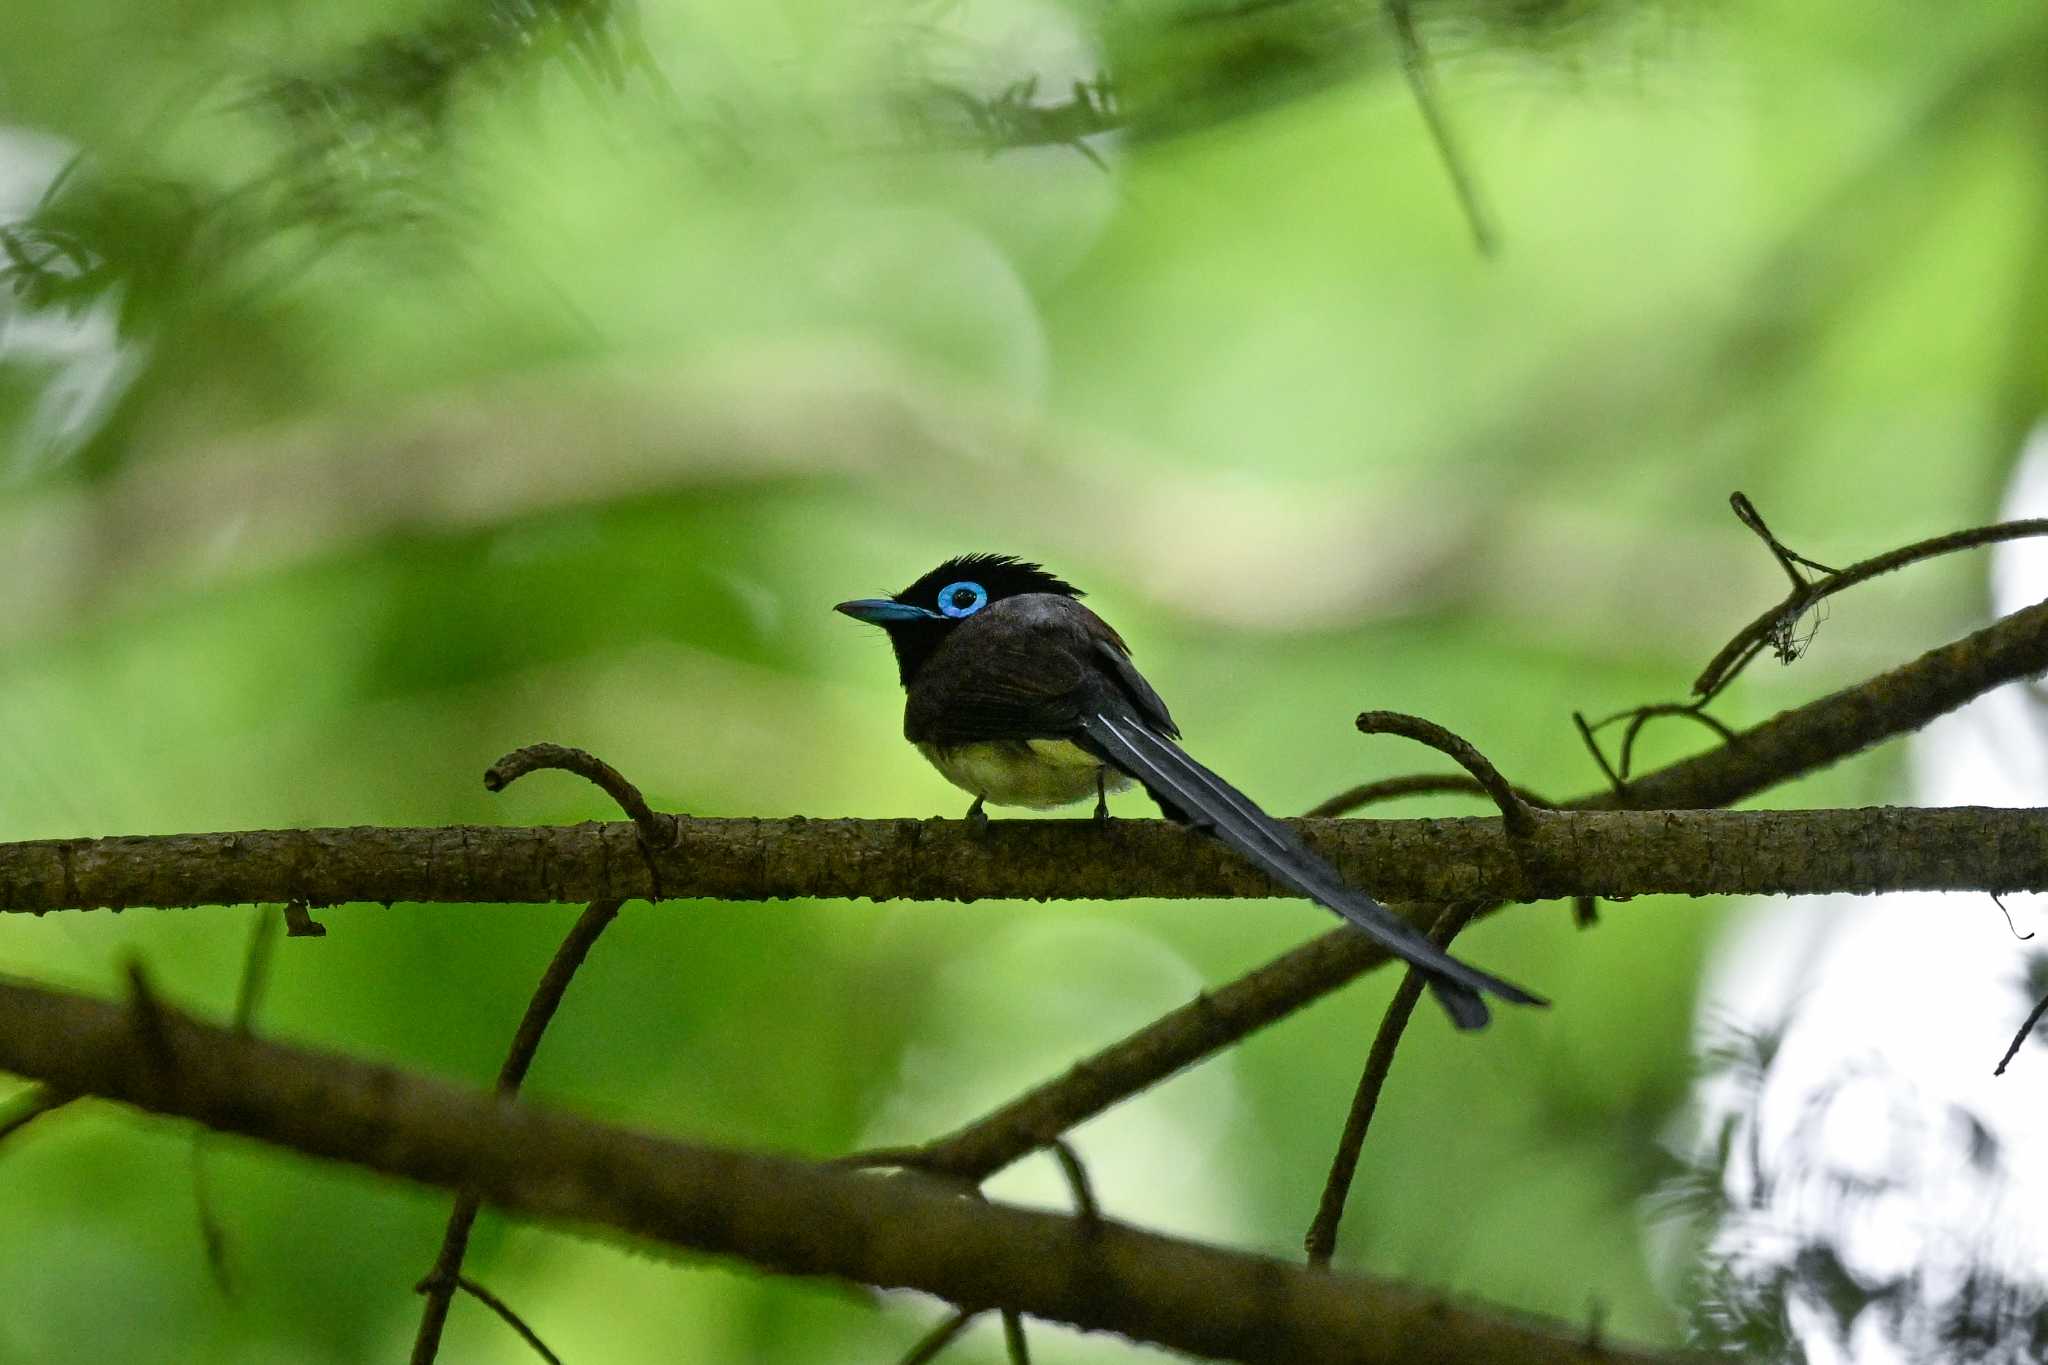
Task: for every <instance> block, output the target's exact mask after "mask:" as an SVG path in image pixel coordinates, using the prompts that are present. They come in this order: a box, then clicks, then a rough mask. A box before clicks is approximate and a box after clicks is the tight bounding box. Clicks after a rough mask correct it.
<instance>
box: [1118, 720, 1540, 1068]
mask: <svg viewBox="0 0 2048 1365" xmlns="http://www.w3.org/2000/svg"><path fill="white" fill-rule="evenodd" d="M1146 690H1147V691H1148V692H1149V691H1150V690H1151V689H1149V688H1147V689H1146ZM1097 700H1098V704H1096V705H1094V706H1092V707H1090V708H1088V709H1087V710H1086V711H1085V712H1084V714H1083V715H1082V716H1081V719H1080V728H1081V732H1082V734H1083V735H1084V736H1085V737H1086V741H1087V743H1088V744H1089V745H1090V746H1092V747H1093V748H1094V749H1095V750H1096V751H1097V752H1098V754H1099V756H1101V757H1102V758H1105V759H1106V760H1108V761H1109V762H1111V763H1113V764H1115V765H1116V766H1117V767H1118V768H1119V769H1121V770H1122V771H1124V772H1127V773H1129V774H1130V775H1131V776H1132V777H1134V778H1136V779H1137V780H1138V781H1139V782H1141V783H1143V784H1144V785H1145V789H1146V790H1147V791H1149V792H1151V793H1152V795H1153V797H1154V798H1155V799H1156V800H1158V801H1159V803H1160V804H1161V805H1162V806H1164V807H1169V808H1170V809H1171V812H1178V813H1179V814H1180V815H1181V816H1182V817H1183V818H1184V819H1185V820H1186V821H1187V823H1189V824H1191V825H1193V826H1194V827H1195V828H1197V829H1200V830H1203V831H1206V832H1207V833H1210V834H1213V835H1215V836H1216V837H1217V838H1219V839H1221V840H1222V841H1223V842H1224V843H1226V844H1228V845H1230V847H1232V848H1234V849H1236V850H1237V851H1238V852H1239V853H1241V854H1243V855H1244V856H1245V857H1246V858H1248V859H1250V860H1251V861H1252V863H1253V864H1255V865H1256V866H1257V867H1259V868H1260V869H1261V870H1262V871H1264V872H1265V873H1266V874H1267V875H1268V876H1270V877H1272V878H1273V879H1274V880H1275V881H1278V882H1280V883H1281V884H1282V885H1284V886H1289V887H1292V888H1293V889H1294V890H1296V891H1299V892H1301V893H1302V894H1303V895H1304V896H1307V897H1309V898H1310V899H1311V900H1314V901H1316V902H1318V903H1320V904H1322V905H1325V906H1328V907H1329V908H1330V909H1332V910H1334V911H1336V912H1337V913H1338V914H1339V915H1341V916H1343V917H1344V918H1345V919H1346V920H1348V921H1349V922H1350V923H1352V924H1354V925H1356V926H1357V927H1358V928H1360V929H1362V930H1364V931H1365V932H1366V933H1367V934H1369V935H1371V936H1372V938H1373V939H1374V940H1375V941H1377V942H1378V943H1380V944H1381V945H1382V946H1383V947H1385V948H1386V949H1387V950H1388V951H1389V952H1391V953H1393V954H1394V955H1396V956H1397V957H1400V958H1403V959H1405V960H1406V961H1408V962H1410V963H1412V964H1414V965H1415V966H1416V967H1419V968H1421V969H1422V970H1423V971H1424V972H1426V973H1427V974H1428V975H1429V984H1430V988H1431V989H1432V990H1433V991H1435V992H1436V996H1437V999H1438V1000H1439V1001H1441V1002H1442V1003H1443V1006H1444V1008H1445V1010H1447V1011H1448V1012H1449V1013H1450V1016H1451V1020H1452V1022H1454V1023H1455V1024H1457V1026H1458V1027H1459V1028H1480V1027H1483V1026H1484V1025H1485V1023H1486V1020H1487V1010H1486V1003H1485V1001H1483V1000H1481V999H1480V993H1481V992H1482V991H1483V992H1487V993H1489V994H1492V995H1497V996H1499V997H1500V998H1502V999H1503V1000H1512V1001H1514V1002H1516V1003H1517V1004H1523V1005H1541V1004H1544V1003H1545V1002H1544V1001H1543V1000H1541V999H1539V998H1538V997H1536V996H1534V995H1531V994H1530V993H1529V992H1527V991H1525V990H1523V989H1522V988H1521V987H1519V986H1516V985H1512V984H1510V983H1509V982H1506V981H1503V980H1501V979H1500V978H1499V977H1497V976H1492V975H1489V974H1488V973H1486V972H1482V971H1480V970H1479V969H1478V968H1476V967H1472V966H1468V965H1467V964H1465V963H1463V962H1460V961H1459V960H1458V959H1456V958H1454V957H1452V956H1451V955H1450V954H1449V953H1446V952H1445V951H1444V950H1443V949H1441V948H1439V947H1437V946H1436V945H1435V944H1434V943H1432V942H1430V941H1429V939H1428V937H1427V936H1425V935H1424V934H1422V933H1421V932H1420V931H1419V930H1417V929H1416V928H1415V927H1414V926H1413V925H1411V924H1409V923H1408V922H1407V921H1406V920H1404V919H1402V918H1401V917H1400V916H1398V915H1396V914H1395V913H1394V912H1393V911H1391V910H1389V909H1387V907H1386V906H1384V905H1382V904H1380V903H1379V902H1378V901H1376V900H1374V899H1373V898H1372V897H1371V896H1368V895H1366V894H1365V893H1364V892H1362V891H1357V890H1354V889H1352V888H1351V887H1349V886H1346V885H1345V884H1344V879H1343V877H1342V876H1340V875H1339V874H1338V872H1337V869H1335V868H1333V867H1331V866H1330V865H1329V864H1328V863H1326V862H1324V861H1323V860H1322V859H1321V858H1319V857H1317V856H1316V855H1315V854H1314V853H1311V852H1310V851H1309V849H1308V847H1307V845H1305V844H1303V843H1302V842H1301V840H1300V838H1298V837H1297V836H1296V835H1295V833H1294V831H1293V830H1291V829H1289V828H1288V827H1287V826H1285V825H1283V824H1281V823H1280V822H1279V821H1277V820H1275V819H1274V818H1273V817H1272V816H1270V815H1268V814H1266V813H1265V812H1264V811H1262V810H1260V809H1259V808H1258V806H1256V805H1255V804H1253V802H1252V800H1251V798H1250V797H1248V796H1246V795H1245V794H1244V793H1243V792H1241V791H1239V790H1238V789H1237V788H1235V787H1233V786H1231V785H1230V784H1229V783H1228V782H1225V781H1224V780H1223V779H1222V778H1220V777H1218V776H1217V775H1216V774H1215V773H1213V772H1210V771H1209V770H1208V769H1207V768H1205V767H1203V766H1202V765H1201V764H1199V763H1197V762H1196V761H1195V760H1194V759H1192V758H1190V757H1188V755H1187V754H1186V753H1185V752H1184V751H1183V750H1182V749H1181V748H1180V746H1179V745H1177V744H1175V743H1173V741H1172V740H1170V739H1168V738H1167V737H1166V736H1164V735H1162V734H1160V733H1159V732H1158V731H1156V730H1155V729H1153V728H1152V727H1151V726H1150V725H1147V724H1146V723H1145V718H1144V717H1143V716H1142V715H1141V714H1140V713H1139V711H1138V710H1137V708H1136V707H1134V706H1131V705H1128V704H1124V703H1123V702H1122V700H1121V698H1118V697H1113V696H1100V697H1098V699H1097Z"/></svg>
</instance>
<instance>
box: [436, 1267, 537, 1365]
mask: <svg viewBox="0 0 2048 1365" xmlns="http://www.w3.org/2000/svg"><path fill="white" fill-rule="evenodd" d="M455 1284H456V1287H457V1288H459V1289H461V1290H462V1292H463V1293H465V1294H467V1295H469V1296H470V1297H471V1298H472V1299H475V1300H476V1301H477V1302H478V1303H480V1304H482V1305H483V1306H484V1307H486V1308H488V1309H490V1310H491V1311H492V1312H493V1313H496V1314H497V1315H498V1316H499V1318H501V1319H502V1320H503V1321H504V1323H505V1325H506V1326H507V1327H510V1328H511V1329H512V1330H513V1331H515V1332H517V1333H518V1334H519V1339H520V1340H521V1341H524V1342H525V1343H526V1344H527V1345H528V1346H531V1347H532V1348H533V1353H534V1354H535V1355H537V1356H539V1357H540V1358H541V1359H542V1360H544V1361H546V1362H547V1365H562V1358H561V1357H560V1356H558V1355H556V1354H555V1353H554V1352H553V1351H550V1350H549V1349H548V1346H547V1343H546V1342H544V1341H542V1340H541V1339H540V1335H539V1334H538V1333H536V1332H535V1331H534V1330H533V1328H531V1327H529V1326H527V1325H526V1319H525V1318H522V1317H520V1316H519V1315H518V1314H517V1313H515V1312H513V1311H512V1306H511V1305H510V1304H508V1303H506V1302H505V1301H504V1300H503V1299H501V1298H499V1297H498V1296H497V1295H496V1294H493V1293H492V1292H491V1291H490V1290H488V1289H486V1288H484V1287H483V1286H482V1285H480V1284H478V1283H477V1282H476V1281H475V1280H472V1279H471V1278H469V1276H467V1275H458V1276H456V1277H455Z"/></svg>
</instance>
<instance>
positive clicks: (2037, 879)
mask: <svg viewBox="0 0 2048 1365" xmlns="http://www.w3.org/2000/svg"><path fill="white" fill-rule="evenodd" d="M1749 743H1750V741H1748V740H1745V741H1744V745H1743V746H1742V747H1743V750H1744V751H1746V750H1747V748H1748V747H1749ZM1730 753H1731V754H1734V755H1735V756H1737V757H1741V754H1739V753H1737V751H1734V750H1731V751H1730ZM1629 790H1630V791H1631V792H1638V791H1640V790H1641V788H1640V787H1639V786H1637V787H1631V788H1630V789H1629ZM1531 816H1532V821H1533V823H1532V825H1531V827H1530V830H1529V832H1528V833H1527V834H1526V835H1523V836H1520V837H1516V838H1509V837H1507V836H1506V835H1504V833H1503V831H1502V828H1501V822H1500V821H1499V820H1497V819H1493V818H1491V817H1487V818H1481V817H1464V818H1456V819H1451V818H1437V819H1417V820H1308V821H1300V822H1296V828H1298V829H1299V830H1300V831H1301V832H1302V835H1303V837H1304V838H1305V839H1306V840H1307V841H1308V842H1309V843H1310V844H1311V845H1312V846H1313V847H1314V848H1315V849H1316V851H1317V852H1318V853H1321V854H1322V855H1323V856H1324V857H1326V858H1328V859H1329V860H1330V861H1331V862H1332V863H1334V864H1336V866H1337V867H1338V869H1339V870H1340V871H1342V872H1343V873H1344V874H1345V876H1346V877H1348V878H1350V879H1352V880H1353V881H1354V882H1355V883H1356V884H1358V885H1360V886H1363V887H1365V888H1366V889H1367V890H1369V891H1371V892H1373V893H1374V894H1375V895H1377V896H1379V897H1380V898H1381V899H1383V900H1427V901H1439V902H1448V901H1453V900H1469V899H1472V898H1474V897H1490V898H1495V899H1501V900H1514V901H1534V900H1554V899H1560V898H1564V897H1571V896H1640V895H1653V894H1669V895H1685V896H1710V895H1713V896H1718V895H1731V896H1732V895H1755V896H1770V895H1793V896H1809V895H1821V894H1827V893H1832V892H1839V891H1851V892H1875V891H1995V892H2006V891H2042V890H2048V841H2044V838H2043V829H2044V824H2043V816H2042V814H2041V812H2040V811H2037V810H2026V809H2009V808H2003V807H1978V806H1949V807H1941V808H1937V809H1920V808H1915V807H1870V808H1864V809H1850V810H1835V809H1829V810H1795V811H1683V812H1668V811H1587V810H1583V809H1581V810H1578V811H1576V812H1575V813H1570V814H1565V813H1560V812H1552V811H1543V812H1532V813H1531ZM677 829H678V830H679V831H680V835H681V837H680V839H679V841H678V842H677V844H676V845H675V846H674V847H673V848H671V849H669V850H648V851H647V852H648V855H649V856H648V857H647V858H644V859H643V858H642V857H641V856H640V855H641V852H642V849H641V845H640V843H639V838H638V835H637V833H636V832H635V830H634V827H633V826H631V825H629V824H624V823H617V824H606V825H597V824H586V825H570V826H542V827H538V828H529V829H505V828H495V827H490V826H450V827H441V828H430V829H368V828H366V829H309V830H258V831H250V832H244V833H239V834H182V835H151V836H128V837H121V838H113V839H58V840H39V841H32V842H27V843H18V844H0V912H5V911H21V912H29V913H41V912H44V911H49V910H65V909H77V908H89V907H100V906H108V905H113V906H144V905H149V906H159V907H165V908H176V907H188V906H195V905H215V904H231V903H235V902H239V901H245V900H275V899H277V898H278V897H277V895H276V894H275V893H276V892H277V891H278V890H280V889H281V888H285V887H290V888H295V889H296V890H298V891H299V892H302V893H304V894H305V895H307V896H309V897H312V898H315V899H323V900H327V901H332V902H343V901H415V902H462V903H469V902H477V903H493V902H495V903H499V904H536V903H555V902H560V901H563V900H572V899H575V898H577V897H582V896H588V897H589V898H590V899H592V900H598V899H626V898H635V899H645V900H657V899H696V898H703V899H715V900H739V901H750V900H772V899H782V898H785V897H802V898H807V899H830V898H834V897H846V898H858V899H865V900H877V901H880V900H920V901H938V900H955V901H975V900H984V899H990V898H1002V899H1031V900H1121V899H1127V898H1131V897H1153V896H1178V897H1184V898H1188V899H1217V898H1225V897H1238V898H1267V897H1276V896H1289V895H1291V894H1293V893H1291V892H1288V891H1286V890H1284V889H1283V888H1281V887H1279V886H1277V885H1275V884H1274V883H1273V882H1271V881H1269V880H1267V879H1266V878H1265V877H1264V876H1262V875H1261V874H1260V873H1258V872H1257V871H1256V870H1254V869H1253V868H1251V867H1250V865H1248V864H1246V863H1245V862H1243V860H1241V859H1239V858H1238V857H1237V856H1236V855H1235V854H1233V853H1231V852H1230V851H1229V850H1228V849H1226V848H1224V847H1222V846H1221V845H1219V844H1216V843H1214V842H1212V841H1210V840H1206V839H1203V838H1201V837H1200V836H1198V835H1195V834H1192V833H1190V832H1188V831H1187V830H1185V829H1183V828H1181V827H1180V826H1178V825H1172V824H1168V823H1166V822H1164V821H1159V820H1117V821H1115V822H1113V823H1111V824H1109V825H1108V826H1107V827H1106V828H1105V827H1103V826H1100V825H1097V824H1096V823H1095V822H1093V821H1086V820H998V821H995V822H993V823H992V824H991V825H990V826H989V827H988V831H987V833H985V834H979V835H977V834H975V833H974V832H973V831H972V830H971V829H970V828H969V827H968V826H967V824H966V823H965V822H964V821H959V820H928V821H915V820H806V819H803V818H801V817H796V818H791V819H786V820H694V819H693V820H685V821H681V822H679V823H678V825H677ZM67 864H68V866H69V868H70V878H69V880H68V881H67V879H66V875H65V868H66V866H67ZM657 876H658V878H659V882H658V884H657V880H656V878H657Z"/></svg>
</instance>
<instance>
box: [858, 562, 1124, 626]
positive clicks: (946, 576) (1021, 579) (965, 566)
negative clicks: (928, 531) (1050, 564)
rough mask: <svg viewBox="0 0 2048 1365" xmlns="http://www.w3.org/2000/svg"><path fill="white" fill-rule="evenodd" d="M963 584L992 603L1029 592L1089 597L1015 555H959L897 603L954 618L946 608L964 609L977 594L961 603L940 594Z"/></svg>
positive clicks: (901, 594) (907, 590)
mask: <svg viewBox="0 0 2048 1365" xmlns="http://www.w3.org/2000/svg"><path fill="white" fill-rule="evenodd" d="M962 584H965V585H967V586H970V587H974V586H978V587H980V588H981V589H982V590H983V591H985V592H986V593H987V594H988V601H990V602H1000V601H1002V600H1003V599H1004V598H1005V597H1021V596H1023V595H1024V594H1025V593H1027V592H1050V593H1057V594H1059V595H1060V596H1061V597H1083V596H1086V594H1085V593H1083V592H1082V591H1081V590H1080V589H1079V588H1077V587H1075V586H1074V585H1073V584H1072V583H1069V582H1067V580H1065V579H1064V578H1060V577H1058V576H1056V575H1054V574H1049V573H1047V572H1046V571H1045V569H1044V568H1043V567H1042V566H1040V565H1037V564H1032V563H1029V562H1028V561H1026V560H1022V559H1019V558H1017V556H1015V555H959V556H956V557H955V558H953V559H949V560H947V561H946V562H945V563H943V564H941V565H939V567H938V568H936V569H933V570H932V571H931V572H930V573H928V574H926V575H924V576H923V577H922V578H920V579H918V580H917V581H916V582H915V583H912V584H911V585H910V586H909V587H907V588H905V589H904V590H903V591H902V592H899V593H897V594H896V600H897V601H898V602H903V603H907V604H909V605H911V606H918V607H931V608H934V609H936V610H939V611H942V612H945V614H946V615H948V616H951V615H952V613H951V612H949V611H945V609H946V607H947V606H949V605H962V606H964V605H965V604H966V603H967V602H968V601H970V600H972V598H973V594H972V593H969V594H967V596H965V597H962V598H959V600H958V602H957V603H946V602H941V601H940V600H939V597H940V594H941V593H943V592H944V591H945V590H946V589H947V588H950V587H956V586H959V585H962ZM965 614H967V613H963V615H965Z"/></svg>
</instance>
